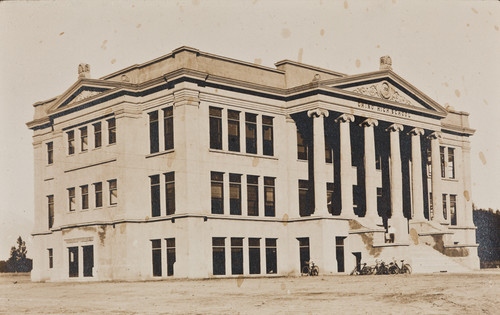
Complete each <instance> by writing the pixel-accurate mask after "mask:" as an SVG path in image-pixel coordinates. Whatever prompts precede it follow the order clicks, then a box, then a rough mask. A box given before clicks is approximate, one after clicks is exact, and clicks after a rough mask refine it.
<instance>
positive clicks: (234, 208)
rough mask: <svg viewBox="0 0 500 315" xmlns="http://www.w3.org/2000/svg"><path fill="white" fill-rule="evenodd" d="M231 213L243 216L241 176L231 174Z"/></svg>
mask: <svg viewBox="0 0 500 315" xmlns="http://www.w3.org/2000/svg"><path fill="white" fill-rule="evenodd" d="M229 213H230V214H235V215H241V175H240V174H229Z"/></svg>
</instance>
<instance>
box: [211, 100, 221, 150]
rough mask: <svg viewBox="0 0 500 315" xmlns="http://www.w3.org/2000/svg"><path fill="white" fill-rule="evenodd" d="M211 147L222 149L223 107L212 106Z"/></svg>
mask: <svg viewBox="0 0 500 315" xmlns="http://www.w3.org/2000/svg"><path fill="white" fill-rule="evenodd" d="M208 111H209V116H210V148H211V149H219V150H222V109H221V108H217V107H210V108H209V109H208Z"/></svg>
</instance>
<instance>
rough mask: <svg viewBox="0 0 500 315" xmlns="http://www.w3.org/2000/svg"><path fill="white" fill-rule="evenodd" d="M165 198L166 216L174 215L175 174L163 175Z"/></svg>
mask: <svg viewBox="0 0 500 315" xmlns="http://www.w3.org/2000/svg"><path fill="white" fill-rule="evenodd" d="M165 196H166V201H167V215H169V214H174V213H175V174H174V172H169V173H166V174H165Z"/></svg>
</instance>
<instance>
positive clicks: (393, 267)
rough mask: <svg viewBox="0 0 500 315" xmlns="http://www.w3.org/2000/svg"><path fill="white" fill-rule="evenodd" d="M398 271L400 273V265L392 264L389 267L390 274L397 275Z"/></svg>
mask: <svg viewBox="0 0 500 315" xmlns="http://www.w3.org/2000/svg"><path fill="white" fill-rule="evenodd" d="M398 273H399V270H398V267H396V266H390V267H389V274H391V275H395V274H398Z"/></svg>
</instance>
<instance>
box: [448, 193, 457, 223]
mask: <svg viewBox="0 0 500 315" xmlns="http://www.w3.org/2000/svg"><path fill="white" fill-rule="evenodd" d="M450 223H451V225H457V195H450Z"/></svg>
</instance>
